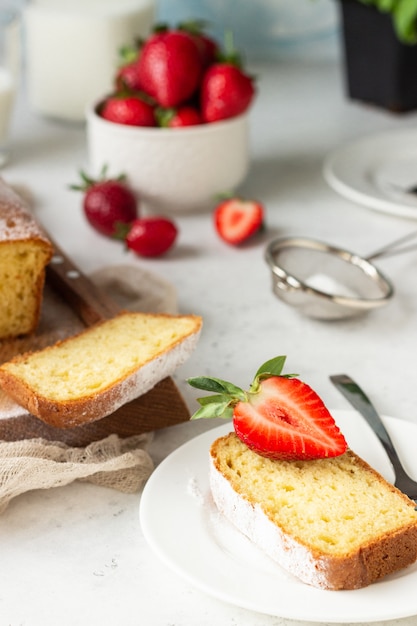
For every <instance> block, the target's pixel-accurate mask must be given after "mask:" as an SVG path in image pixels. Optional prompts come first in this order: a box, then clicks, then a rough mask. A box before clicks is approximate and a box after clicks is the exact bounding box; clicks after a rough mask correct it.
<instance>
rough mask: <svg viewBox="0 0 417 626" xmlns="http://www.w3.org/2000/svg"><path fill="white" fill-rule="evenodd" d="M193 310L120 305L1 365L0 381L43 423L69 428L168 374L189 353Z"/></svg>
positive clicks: (195, 323)
mask: <svg viewBox="0 0 417 626" xmlns="http://www.w3.org/2000/svg"><path fill="white" fill-rule="evenodd" d="M201 326H202V320H201V318H200V317H198V316H195V315H164V314H149V313H137V312H122V313H120V314H119V315H117V316H115V317H114V318H111V319H109V320H104V321H102V322H98V323H96V324H95V325H93V326H91V327H90V328H87V329H86V330H85V331H82V332H80V333H78V334H77V335H75V336H74V337H69V338H67V339H64V340H63V341H60V342H57V343H56V344H54V345H52V346H48V347H46V348H44V349H43V350H39V351H37V352H32V353H28V354H23V355H18V356H16V357H15V358H13V359H12V360H10V361H8V362H6V363H3V364H2V365H1V366H0V385H1V387H2V389H3V390H4V391H5V392H6V393H7V394H9V395H10V396H11V397H12V398H13V399H14V400H15V401H16V402H18V403H19V404H20V405H21V406H23V407H25V408H26V409H27V410H28V411H29V412H30V413H31V414H32V415H35V416H37V417H39V418H40V419H42V420H43V421H45V422H46V423H48V424H50V425H52V426H56V427H60V428H67V427H73V426H78V425H81V424H86V423H89V422H92V421H94V420H98V419H101V418H103V417H105V416H107V415H110V414H111V413H114V411H116V410H117V409H118V408H119V407H121V406H122V405H124V404H126V403H127V402H130V401H132V400H133V399H134V398H136V397H137V396H142V395H143V394H145V393H146V392H148V391H149V390H151V389H152V388H153V387H154V386H155V385H156V384H157V383H158V382H160V381H162V380H163V379H164V378H166V377H168V376H170V375H171V374H172V373H173V372H174V371H175V369H176V368H177V367H178V366H179V365H181V364H182V363H183V362H184V361H185V360H186V359H187V358H188V357H189V356H190V355H191V353H192V351H193V350H194V348H195V345H196V343H197V341H198V338H199V334H200V331H201Z"/></svg>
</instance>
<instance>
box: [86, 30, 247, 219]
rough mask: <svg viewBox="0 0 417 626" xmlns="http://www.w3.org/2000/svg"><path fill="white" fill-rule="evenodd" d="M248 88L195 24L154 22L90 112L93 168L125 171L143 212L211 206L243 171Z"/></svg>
mask: <svg viewBox="0 0 417 626" xmlns="http://www.w3.org/2000/svg"><path fill="white" fill-rule="evenodd" d="M255 93H256V90H255V83H254V79H253V78H252V77H251V76H250V75H249V74H248V73H247V72H246V71H245V69H244V68H243V65H242V61H241V59H240V58H239V56H238V55H237V54H236V53H235V52H234V51H230V48H229V49H228V50H226V46H225V47H224V48H223V46H220V44H219V43H218V42H217V41H215V40H214V39H213V38H211V37H209V36H208V35H207V34H206V33H205V32H204V31H203V30H202V29H201V26H198V27H197V26H196V25H195V24H184V25H180V26H176V27H167V26H164V27H160V28H155V30H154V31H153V32H152V33H151V34H150V35H149V37H148V38H147V39H146V40H145V41H144V42H141V43H140V44H138V45H137V46H136V47H134V48H132V49H130V50H129V54H128V58H127V60H126V61H125V62H124V63H123V64H122V65H121V66H120V68H119V70H118V72H117V74H116V76H115V79H114V90H113V92H112V93H110V94H107V95H106V96H104V97H103V98H102V99H101V100H100V101H99V102H95V103H93V104H92V105H91V107H89V109H88V111H87V145H88V157H89V164H90V168H91V169H92V171H93V172H99V171H101V170H102V168H103V166H107V168H108V170H109V171H110V172H112V171H114V172H120V171H122V172H124V173H125V175H126V176H127V178H128V180H129V184H130V185H131V187H132V188H133V189H134V190H135V192H136V193H137V194H138V195H139V197H140V198H141V203H142V205H143V206H145V207H147V208H148V210H149V211H150V212H155V211H158V212H160V211H162V210H163V211H165V212H168V211H177V212H178V211H193V210H201V209H205V208H208V207H210V206H212V205H213V203H214V202H215V199H216V196H218V195H220V194H223V193H226V192H231V191H233V190H235V189H236V187H238V186H239V184H241V183H242V182H243V180H244V178H245V177H246V174H247V172H248V168H249V112H250V108H251V105H252V103H253V100H254V97H255Z"/></svg>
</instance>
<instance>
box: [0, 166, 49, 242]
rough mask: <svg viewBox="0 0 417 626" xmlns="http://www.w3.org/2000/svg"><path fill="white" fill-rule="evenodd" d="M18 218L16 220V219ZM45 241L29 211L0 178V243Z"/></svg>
mask: <svg viewBox="0 0 417 626" xmlns="http://www.w3.org/2000/svg"><path fill="white" fill-rule="evenodd" d="M16 218H18V219H16ZM33 237H34V238H38V239H39V238H41V239H46V235H45V233H44V232H43V230H42V229H41V228H40V227H39V226H38V224H37V223H36V222H35V221H34V219H33V215H32V214H31V213H30V211H29V209H28V208H27V207H25V206H24V205H23V203H22V199H21V198H19V197H18V196H17V194H15V192H14V191H13V189H11V188H10V187H9V186H8V185H6V184H5V183H4V181H3V180H2V179H1V178H0V241H16V240H21V239H31V238H33Z"/></svg>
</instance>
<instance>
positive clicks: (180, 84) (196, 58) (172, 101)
mask: <svg viewBox="0 0 417 626" xmlns="http://www.w3.org/2000/svg"><path fill="white" fill-rule="evenodd" d="M202 70H203V67H202V58H201V53H200V50H199V47H198V44H197V42H196V41H195V39H194V37H193V36H192V35H190V34H189V33H187V32H185V31H181V30H175V29H173V30H169V29H166V30H160V31H158V32H155V33H154V34H153V35H151V36H150V37H149V38H148V39H147V40H146V42H145V43H144V45H143V48H142V50H141V53H140V56H139V60H138V76H139V82H140V84H141V88H142V89H143V90H144V91H145V92H146V93H147V94H149V95H150V96H152V97H153V98H155V100H157V102H158V103H159V104H160V105H161V106H163V107H175V106H177V105H179V104H182V103H183V102H185V101H186V100H188V99H189V98H190V97H191V96H192V95H193V94H194V93H195V92H196V91H197V88H198V86H199V84H200V79H201V75H202Z"/></svg>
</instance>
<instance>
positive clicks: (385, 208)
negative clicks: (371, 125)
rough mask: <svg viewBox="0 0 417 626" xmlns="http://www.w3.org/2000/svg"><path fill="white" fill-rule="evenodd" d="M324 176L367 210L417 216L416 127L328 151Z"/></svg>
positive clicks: (372, 137)
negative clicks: (412, 191)
mask: <svg viewBox="0 0 417 626" xmlns="http://www.w3.org/2000/svg"><path fill="white" fill-rule="evenodd" d="M323 176H324V178H325V180H326V181H327V183H328V184H329V185H330V187H332V188H333V189H334V190H335V191H337V192H338V193H339V194H340V195H342V196H344V197H345V198H348V199H349V200H353V201H354V202H357V203H358V204H361V205H363V206H365V207H368V208H370V209H375V210H376V211H381V212H383V213H390V214H393V215H397V216H399V217H411V218H414V219H417V195H414V194H409V193H405V191H404V190H406V189H408V188H410V187H412V186H417V129H416V128H401V129H399V130H391V131H387V132H384V133H378V134H376V135H371V136H366V137H363V138H361V139H358V140H356V141H353V142H351V143H348V144H346V145H344V146H342V147H341V148H339V149H337V150H336V151H334V152H333V153H331V154H330V155H329V156H328V157H327V158H326V159H325V162H324V167H323Z"/></svg>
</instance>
